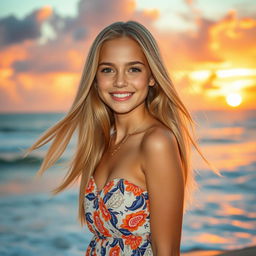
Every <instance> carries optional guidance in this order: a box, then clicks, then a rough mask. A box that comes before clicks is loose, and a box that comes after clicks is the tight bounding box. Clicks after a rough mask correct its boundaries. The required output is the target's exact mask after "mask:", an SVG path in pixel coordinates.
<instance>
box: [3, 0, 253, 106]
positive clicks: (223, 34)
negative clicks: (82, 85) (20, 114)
mask: <svg viewBox="0 0 256 256" xmlns="http://www.w3.org/2000/svg"><path fill="white" fill-rule="evenodd" d="M99 3H102V2H101V1H100V0H96V1H94V2H88V1H80V2H79V6H78V10H79V11H78V16H77V17H74V18H70V17H69V18H65V17H61V16H59V15H58V14H57V13H55V12H54V10H52V9H51V8H49V7H43V8H41V9H39V10H37V11H34V12H33V13H31V14H30V15H28V16H27V17H26V18H24V20H21V21H20V22H21V24H22V26H24V28H25V26H26V24H27V21H28V20H29V21H31V22H34V23H35V28H36V31H39V30H40V26H41V25H39V23H40V24H43V23H44V22H45V20H46V19H47V23H48V24H49V26H51V28H52V30H53V31H54V32H55V33H56V38H55V39H52V40H49V41H47V40H46V41H45V42H44V44H38V41H37V40H34V39H38V33H35V34H33V35H31V34H29V33H27V34H26V35H22V36H21V37H20V38H19V39H18V40H16V39H13V38H9V39H8V40H5V41H4V44H5V46H4V47H3V48H2V49H0V54H1V58H0V70H1V71H0V93H1V103H0V110H2V111H6V110H8V109H9V110H12V111H14V110H20V111H21V110H22V111H25V110H31V109H33V110H46V108H47V110H53V111H54V110H61V109H63V110H64V109H67V106H68V105H69V104H71V101H72V95H74V94H75V91H76V88H77V86H78V81H79V78H80V76H81V72H82V68H83V67H82V65H83V63H84V60H85V57H86V54H87V51H88V49H89V47H90V44H91V41H92V40H93V38H94V37H95V35H96V34H97V33H98V32H99V30H101V29H102V28H103V27H105V26H106V24H109V23H111V22H113V21H116V20H132V19H134V20H137V21H139V22H141V23H142V24H144V25H145V26H146V27H148V28H149V30H150V31H151V32H152V34H153V35H154V36H155V37H156V40H157V41H158V43H159V45H160V49H161V53H162V55H163V58H164V61H165V64H166V65H167V68H168V70H169V71H170V74H171V76H173V80H174V84H175V86H176V88H177V91H178V93H179V94H180V95H181V97H182V99H183V100H184V101H185V104H187V105H189V107H191V108H206V107H207V108H226V107H227V105H226V101H225V97H226V92H227V91H232V90H238V89H239V93H242V95H243V99H245V101H244V102H243V104H241V107H244V108H252V107H255V106H254V100H253V96H252V95H253V94H255V92H254V91H255V89H254V88H255V76H249V75H248V74H247V75H245V76H243V77H237V76H236V75H237V74H236V73H237V72H235V73H234V74H233V75H231V76H229V77H228V78H227V77H221V76H219V74H221V72H220V71H221V70H223V69H225V70H226V71H227V72H228V70H229V69H230V70H231V71H232V70H238V69H240V70H242V69H244V70H247V69H248V70H249V69H250V70H253V69H255V52H256V51H255V38H254V37H253V36H252V35H254V34H256V30H255V27H256V25H255V24H256V21H255V19H253V18H251V17H242V18H238V17H237V14H236V11H234V10H233V11H230V12H228V13H227V15H226V16H224V17H223V18H222V19H220V20H218V21H212V20H209V19H206V18H204V17H203V16H198V17H197V19H195V20H194V19H192V21H193V20H194V22H195V26H196V30H193V31H191V30H188V31H185V32H184V31H183V32H177V31H176V32H174V31H170V30H164V31H159V30H157V29H156V28H155V27H154V22H155V21H157V20H158V19H160V18H161V13H160V12H159V11H158V10H157V9H150V10H149V9H147V10H143V11H137V10H136V2H135V1H134V0H124V1H117V0H110V1H109V2H108V3H105V2H104V3H103V4H100V5H99ZM187 4H188V5H192V4H193V8H195V3H194V2H193V1H189V0H188V1H187ZM191 8H192V7H191ZM98 13H101V19H100V21H99V20H97V19H95V17H96V14H97V15H98ZM197 14H199V12H197ZM201 14H202V13H201ZM191 15H192V16H193V15H194V13H191ZM3 20H4V21H6V20H8V19H3ZM0 22H1V21H0ZM16 22H17V21H16ZM4 24H7V25H5V29H7V28H9V25H8V24H9V23H4ZM60 24H62V25H61V26H60ZM0 27H1V25H0ZM15 29H16V27H15ZM10 33H11V34H13V31H10ZM227 72H226V73H227ZM245 73H246V72H245ZM230 74H231V73H230ZM248 77H249V78H248ZM246 79H247V80H246ZM238 80H240V81H238ZM245 80H246V82H245ZM252 91H253V94H252V93H251V92H252ZM249 94H250V95H249ZM50 99H54V101H53V102H51V103H50V101H51V100H50ZM45 102H47V104H45Z"/></svg>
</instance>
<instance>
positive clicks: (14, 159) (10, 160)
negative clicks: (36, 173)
mask: <svg viewBox="0 0 256 256" xmlns="http://www.w3.org/2000/svg"><path fill="white" fill-rule="evenodd" d="M42 161H43V158H42V157H39V156H27V157H25V158H24V157H23V156H9V155H6V156H2V155H1V156H0V165H2V164H4V165H6V164H8V165H9V164H15V165H16V164H28V165H38V164H40V163H41V162H42Z"/></svg>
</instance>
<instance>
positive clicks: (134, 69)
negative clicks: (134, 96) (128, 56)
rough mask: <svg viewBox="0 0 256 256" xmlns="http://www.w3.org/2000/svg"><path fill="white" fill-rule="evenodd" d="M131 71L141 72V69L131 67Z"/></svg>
mask: <svg viewBox="0 0 256 256" xmlns="http://www.w3.org/2000/svg"><path fill="white" fill-rule="evenodd" d="M131 71H132V72H141V69H140V68H135V67H132V68H131Z"/></svg>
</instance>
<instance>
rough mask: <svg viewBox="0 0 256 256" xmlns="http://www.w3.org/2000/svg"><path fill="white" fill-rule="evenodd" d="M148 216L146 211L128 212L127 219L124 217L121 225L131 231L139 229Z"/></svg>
mask: <svg viewBox="0 0 256 256" xmlns="http://www.w3.org/2000/svg"><path fill="white" fill-rule="evenodd" d="M146 217H147V214H146V213H145V212H144V211H139V212H135V213H131V214H128V215H127V216H126V217H125V219H123V224H122V225H121V227H122V228H124V229H128V230H130V231H134V230H137V229H138V228H139V227H140V226H142V225H143V224H144V223H145V221H146Z"/></svg>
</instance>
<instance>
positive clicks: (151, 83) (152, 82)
mask: <svg viewBox="0 0 256 256" xmlns="http://www.w3.org/2000/svg"><path fill="white" fill-rule="evenodd" d="M148 84H149V86H154V85H155V84H156V81H155V79H154V78H153V76H151V77H150V78H149V83H148Z"/></svg>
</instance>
